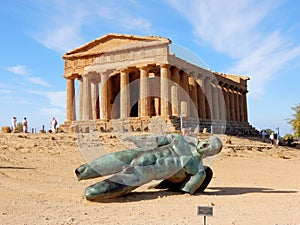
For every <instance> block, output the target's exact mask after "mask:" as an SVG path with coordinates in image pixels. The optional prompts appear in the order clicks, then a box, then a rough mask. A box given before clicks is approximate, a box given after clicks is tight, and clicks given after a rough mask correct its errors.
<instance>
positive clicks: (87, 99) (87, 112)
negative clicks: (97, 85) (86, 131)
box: [82, 76, 92, 120]
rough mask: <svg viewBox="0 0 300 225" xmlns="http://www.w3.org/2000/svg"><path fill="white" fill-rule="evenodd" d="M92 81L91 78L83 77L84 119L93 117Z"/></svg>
mask: <svg viewBox="0 0 300 225" xmlns="http://www.w3.org/2000/svg"><path fill="white" fill-rule="evenodd" d="M91 108H92V105H91V83H90V79H89V78H88V77H86V76H84V77H83V110H82V113H83V118H82V119H83V120H90V119H92V115H91V113H92V112H91V111H92V110H91Z"/></svg>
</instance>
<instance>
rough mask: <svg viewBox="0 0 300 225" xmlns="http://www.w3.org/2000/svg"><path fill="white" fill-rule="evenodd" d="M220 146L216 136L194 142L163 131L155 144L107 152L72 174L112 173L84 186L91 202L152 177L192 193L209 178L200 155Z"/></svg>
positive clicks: (164, 185)
mask: <svg viewBox="0 0 300 225" xmlns="http://www.w3.org/2000/svg"><path fill="white" fill-rule="evenodd" d="M221 149H222V142H221V140H220V139H219V138H217V137H213V136H212V137H209V138H208V139H205V140H203V141H201V142H198V140H197V138H192V137H189V138H186V139H185V138H184V137H183V136H182V135H179V134H167V135H165V137H164V138H163V139H162V141H161V142H160V143H159V144H158V145H157V147H153V148H146V147H145V148H136V149H129V150H124V151H120V152H115V153H110V154H107V155H104V156H101V157H99V158H97V159H95V160H93V161H91V162H89V163H86V164H84V165H82V166H80V167H78V168H77V169H76V170H75V173H76V175H77V177H78V180H81V179H90V178H96V177H101V176H107V175H112V176H111V177H110V178H109V179H106V180H103V181H100V182H98V183H96V184H94V185H91V186H89V187H87V188H86V190H85V196H86V198H87V199H88V200H92V201H94V200H96V201H101V200H104V199H109V198H115V197H118V196H122V195H125V194H127V193H129V192H130V191H132V190H134V189H135V188H137V187H139V186H141V185H143V184H146V183H148V182H150V181H152V180H163V181H161V182H160V183H159V184H158V185H156V186H155V188H168V189H173V190H178V191H181V192H185V193H190V194H194V193H195V192H196V191H197V190H198V191H199V190H200V191H203V190H204V189H205V188H206V187H207V185H208V183H209V182H210V180H211V178H212V171H211V169H210V168H209V167H205V166H204V165H203V162H202V158H203V157H206V156H212V155H215V154H217V153H219V152H220V151H221Z"/></svg>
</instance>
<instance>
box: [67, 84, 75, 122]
mask: <svg viewBox="0 0 300 225" xmlns="http://www.w3.org/2000/svg"><path fill="white" fill-rule="evenodd" d="M66 97H67V99H66V103H67V104H66V119H67V121H73V120H75V119H76V116H75V115H76V110H75V109H74V107H75V88H74V79H69V78H68V79H67V87H66Z"/></svg>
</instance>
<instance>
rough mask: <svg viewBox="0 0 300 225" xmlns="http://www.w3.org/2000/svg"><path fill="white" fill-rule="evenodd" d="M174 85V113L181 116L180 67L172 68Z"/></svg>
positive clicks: (172, 94) (172, 93)
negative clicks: (179, 93)
mask: <svg viewBox="0 0 300 225" xmlns="http://www.w3.org/2000/svg"><path fill="white" fill-rule="evenodd" d="M172 72H173V73H172V75H171V79H172V81H173V82H172V87H171V103H172V106H171V107H172V115H173V116H179V111H180V109H179V104H178V103H179V95H178V84H179V69H178V68H176V67H175V68H173V70H172Z"/></svg>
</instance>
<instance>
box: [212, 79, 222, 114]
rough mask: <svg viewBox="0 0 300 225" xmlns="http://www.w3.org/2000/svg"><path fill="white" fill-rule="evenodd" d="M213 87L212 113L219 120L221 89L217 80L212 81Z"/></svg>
mask: <svg viewBox="0 0 300 225" xmlns="http://www.w3.org/2000/svg"><path fill="white" fill-rule="evenodd" d="M211 87H212V89H211V93H212V106H213V107H212V108H213V111H212V115H213V119H215V120H218V119H220V116H219V111H220V110H219V92H218V91H219V89H218V84H217V82H216V81H214V83H212V86H211Z"/></svg>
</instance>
